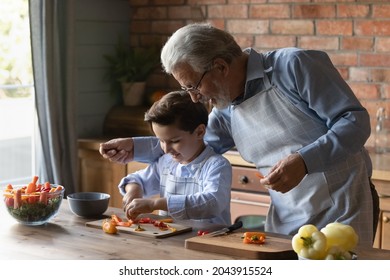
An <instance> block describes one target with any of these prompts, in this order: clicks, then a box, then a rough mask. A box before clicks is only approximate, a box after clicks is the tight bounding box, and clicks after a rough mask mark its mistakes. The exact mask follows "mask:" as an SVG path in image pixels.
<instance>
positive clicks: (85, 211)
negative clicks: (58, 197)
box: [67, 192, 110, 217]
mask: <svg viewBox="0 0 390 280" xmlns="http://www.w3.org/2000/svg"><path fill="white" fill-rule="evenodd" d="M67 200H68V204H69V208H70V210H71V211H72V212H73V213H74V214H76V215H77V216H80V217H97V216H100V215H102V214H103V213H104V212H106V210H107V208H108V202H109V201H110V195H109V194H107V193H100V192H77V193H72V194H69V195H68V196H67Z"/></svg>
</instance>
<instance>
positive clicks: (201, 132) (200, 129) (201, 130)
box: [194, 124, 206, 139]
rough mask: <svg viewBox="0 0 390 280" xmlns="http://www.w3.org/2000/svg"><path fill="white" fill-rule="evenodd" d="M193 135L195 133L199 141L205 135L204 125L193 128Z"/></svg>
mask: <svg viewBox="0 0 390 280" xmlns="http://www.w3.org/2000/svg"><path fill="white" fill-rule="evenodd" d="M194 133H196V136H197V137H198V138H199V139H203V137H204V135H205V134H206V126H205V125H204V124H200V125H198V127H197V128H195V131H194Z"/></svg>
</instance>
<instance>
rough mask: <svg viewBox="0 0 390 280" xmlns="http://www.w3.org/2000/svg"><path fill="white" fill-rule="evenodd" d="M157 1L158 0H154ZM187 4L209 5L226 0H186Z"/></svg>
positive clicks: (223, 2) (224, 2) (222, 2)
mask: <svg viewBox="0 0 390 280" xmlns="http://www.w3.org/2000/svg"><path fill="white" fill-rule="evenodd" d="M155 1H158V0H155ZM186 2H187V5H189V6H197V5H198V6H200V5H211V4H226V0H187V1H186Z"/></svg>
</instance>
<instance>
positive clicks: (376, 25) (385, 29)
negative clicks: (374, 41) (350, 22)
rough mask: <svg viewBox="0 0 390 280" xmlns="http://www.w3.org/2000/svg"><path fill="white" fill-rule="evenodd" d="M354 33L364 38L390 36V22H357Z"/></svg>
mask: <svg viewBox="0 0 390 280" xmlns="http://www.w3.org/2000/svg"><path fill="white" fill-rule="evenodd" d="M354 32H355V34H356V35H364V36H372V35H377V36H390V20H357V21H356V22H355V30H354Z"/></svg>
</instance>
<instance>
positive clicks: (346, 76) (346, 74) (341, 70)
mask: <svg viewBox="0 0 390 280" xmlns="http://www.w3.org/2000/svg"><path fill="white" fill-rule="evenodd" d="M336 69H337V71H339V73H340V75H341V77H342V78H343V79H344V80H346V81H348V80H349V71H348V68H347V67H340V66H337V67H336Z"/></svg>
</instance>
